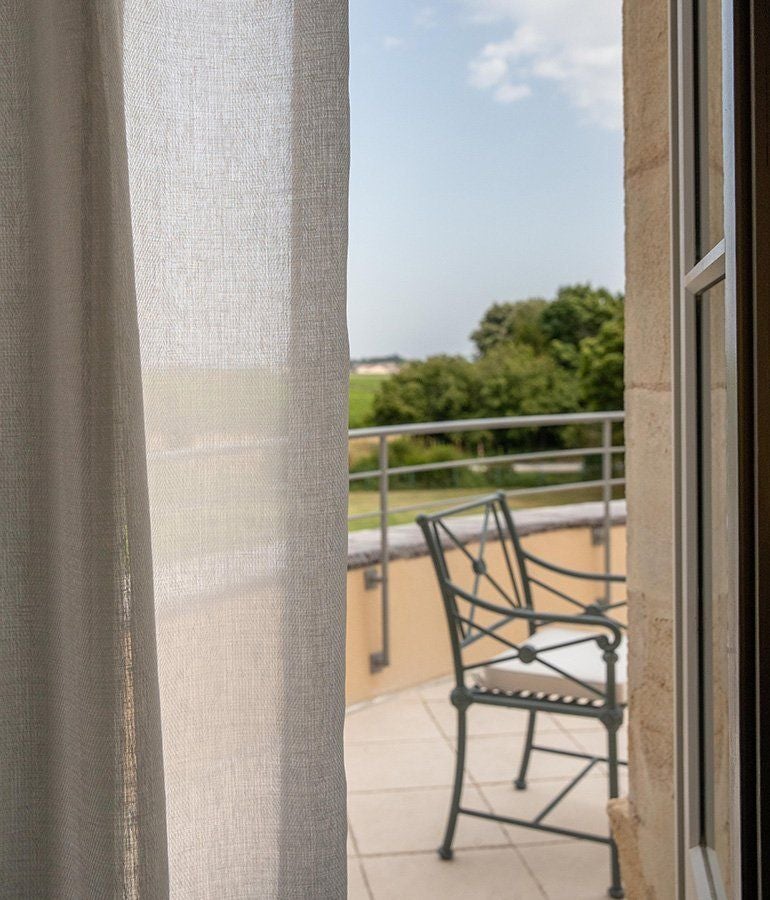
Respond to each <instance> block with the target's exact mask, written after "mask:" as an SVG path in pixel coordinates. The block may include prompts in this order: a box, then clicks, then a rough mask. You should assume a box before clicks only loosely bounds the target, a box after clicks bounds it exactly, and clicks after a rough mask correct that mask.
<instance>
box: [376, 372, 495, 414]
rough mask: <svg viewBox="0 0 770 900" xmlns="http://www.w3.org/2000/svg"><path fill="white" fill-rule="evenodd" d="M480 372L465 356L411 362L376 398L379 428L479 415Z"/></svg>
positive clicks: (392, 377) (381, 389) (384, 386)
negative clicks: (477, 400)
mask: <svg viewBox="0 0 770 900" xmlns="http://www.w3.org/2000/svg"><path fill="white" fill-rule="evenodd" d="M478 387H479V385H478V373H477V371H476V368H475V366H474V364H473V363H471V362H469V361H468V360H467V359H465V358H464V357H462V356H431V357H429V358H428V359H426V360H424V361H419V362H410V363H407V365H405V366H404V367H403V369H401V371H400V372H398V373H397V374H396V375H393V376H391V377H390V378H388V379H386V380H385V381H383V383H382V384H381V385H380V388H379V391H378V392H377V395H376V396H375V398H374V405H373V420H374V421H375V422H376V423H377V424H378V425H400V424H403V423H406V422H435V421H441V420H444V419H468V418H473V417H474V416H479V415H481V413H480V412H479V411H478V406H477V404H476V397H477V395H478Z"/></svg>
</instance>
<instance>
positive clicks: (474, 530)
mask: <svg viewBox="0 0 770 900" xmlns="http://www.w3.org/2000/svg"><path fill="white" fill-rule="evenodd" d="M610 516H611V519H612V524H613V525H625V523H626V501H625V500H613V501H612V502H611V503H610ZM513 517H514V521H515V522H516V527H517V529H518V531H519V534H520V535H521V536H522V537H525V536H526V535H528V534H539V533H542V532H546V531H560V530H562V529H565V528H596V527H598V526H601V525H602V524H603V523H604V504H603V503H601V502H599V501H595V502H591V503H569V504H564V505H562V506H541V507H537V508H535V509H519V510H515V511H514V513H513ZM453 522H454V527H453V529H452V530H453V531H454V533H455V535H456V536H457V537H458V538H459V539H460V540H462V541H464V542H466V543H471V542H473V541H475V540H478V539H479V537H480V536H481V529H482V525H483V517H482V516H480V515H479V516H455V517H454V518H453ZM490 537H493V535H491V534H490ZM388 544H389V553H388V558H389V559H391V560H394V559H414V558H415V557H418V556H427V553H428V548H427V547H426V545H425V541H424V540H423V537H422V532H421V531H420V528H419V526H418V525H416V524H409V525H393V526H391V527H390V528H389V529H388ZM381 559H382V552H381V547H380V530H379V528H368V529H366V530H364V531H352V532H350V533H349V534H348V571H351V570H353V569H361V568H364V567H366V566H374V565H377V564H378V563H379V562H381Z"/></svg>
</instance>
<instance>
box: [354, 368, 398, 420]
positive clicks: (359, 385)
mask: <svg viewBox="0 0 770 900" xmlns="http://www.w3.org/2000/svg"><path fill="white" fill-rule="evenodd" d="M389 377H390V376H388V375H356V374H354V373H352V372H351V375H350V427H351V428H365V427H366V426H367V425H373V424H374V423H373V422H372V420H371V412H372V403H373V402H374V395H375V394H376V393H377V388H378V387H379V386H380V385H381V384H382V382H383V381H385V379H386V378H389Z"/></svg>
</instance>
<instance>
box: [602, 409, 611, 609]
mask: <svg viewBox="0 0 770 900" xmlns="http://www.w3.org/2000/svg"><path fill="white" fill-rule="evenodd" d="M602 503H603V504H604V574H605V575H609V574H610V572H611V571H612V543H611V541H612V507H611V503H612V421H611V420H610V419H609V418H608V419H605V420H604V421H603V422H602ZM611 599H612V585H611V584H610V583H609V581H607V582H605V585H604V602H605V604H607V605H609V603H610V601H611Z"/></svg>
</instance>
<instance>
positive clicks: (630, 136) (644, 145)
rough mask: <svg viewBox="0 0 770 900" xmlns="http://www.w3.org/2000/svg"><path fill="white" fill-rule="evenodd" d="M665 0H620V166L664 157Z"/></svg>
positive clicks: (663, 161)
mask: <svg viewBox="0 0 770 900" xmlns="http://www.w3.org/2000/svg"><path fill="white" fill-rule="evenodd" d="M668 62H669V59H668V3H667V0H627V2H626V3H624V4H623V82H624V91H623V94H624V118H625V135H626V146H625V167H626V171H627V172H636V171H638V170H640V169H643V168H645V167H649V166H654V165H661V164H663V165H665V164H667V160H668V108H669V86H668Z"/></svg>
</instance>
